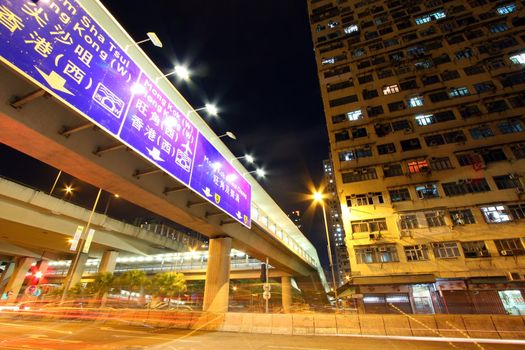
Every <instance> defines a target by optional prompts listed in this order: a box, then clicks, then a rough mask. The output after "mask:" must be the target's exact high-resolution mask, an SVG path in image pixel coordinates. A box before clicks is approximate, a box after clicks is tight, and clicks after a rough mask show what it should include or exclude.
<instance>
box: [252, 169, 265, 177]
mask: <svg viewBox="0 0 525 350" xmlns="http://www.w3.org/2000/svg"><path fill="white" fill-rule="evenodd" d="M255 173H256V174H257V176H259V177H265V176H266V171H264V169H260V168H259V169H257V170H255Z"/></svg>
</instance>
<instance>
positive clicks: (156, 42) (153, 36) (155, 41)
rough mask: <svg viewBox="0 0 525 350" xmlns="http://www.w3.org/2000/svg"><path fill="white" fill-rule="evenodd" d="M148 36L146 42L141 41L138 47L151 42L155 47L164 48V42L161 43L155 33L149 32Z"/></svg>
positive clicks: (138, 42)
mask: <svg viewBox="0 0 525 350" xmlns="http://www.w3.org/2000/svg"><path fill="white" fill-rule="evenodd" d="M146 35H147V36H148V38H147V39H144V40H141V41H137V45H140V44H142V43H145V42H147V41H151V43H152V44H153V45H155V46H156V47H162V41H160V39H159V37H158V36H157V34H155V33H154V32H148V33H146Z"/></svg>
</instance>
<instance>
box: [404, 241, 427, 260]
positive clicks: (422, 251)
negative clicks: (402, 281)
mask: <svg viewBox="0 0 525 350" xmlns="http://www.w3.org/2000/svg"><path fill="white" fill-rule="evenodd" d="M404 248H405V255H406V257H407V261H424V260H428V247H427V246H426V245H425V244H421V245H409V246H405V247H404Z"/></svg>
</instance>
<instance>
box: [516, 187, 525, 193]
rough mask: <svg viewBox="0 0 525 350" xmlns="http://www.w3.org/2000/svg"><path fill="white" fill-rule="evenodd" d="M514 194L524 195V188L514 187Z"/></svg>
mask: <svg viewBox="0 0 525 350" xmlns="http://www.w3.org/2000/svg"><path fill="white" fill-rule="evenodd" d="M516 193H517V194H521V193H525V187H516Z"/></svg>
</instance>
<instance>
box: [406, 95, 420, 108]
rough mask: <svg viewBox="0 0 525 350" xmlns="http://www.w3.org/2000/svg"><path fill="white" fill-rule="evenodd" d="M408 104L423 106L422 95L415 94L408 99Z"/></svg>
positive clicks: (410, 105)
mask: <svg viewBox="0 0 525 350" xmlns="http://www.w3.org/2000/svg"><path fill="white" fill-rule="evenodd" d="M408 106H409V107H420V106H423V97H421V96H414V97H411V98H409V99H408Z"/></svg>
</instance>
